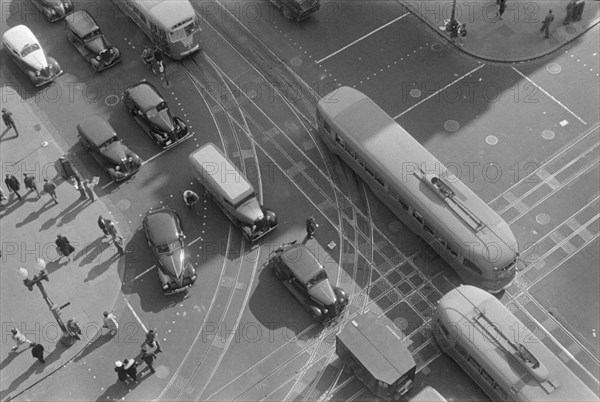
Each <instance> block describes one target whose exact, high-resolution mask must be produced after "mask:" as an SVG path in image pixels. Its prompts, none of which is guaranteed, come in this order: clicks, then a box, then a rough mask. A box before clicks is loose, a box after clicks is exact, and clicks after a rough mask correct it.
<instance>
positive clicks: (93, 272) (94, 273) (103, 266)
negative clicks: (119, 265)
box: [83, 253, 121, 282]
mask: <svg viewBox="0 0 600 402" xmlns="http://www.w3.org/2000/svg"><path fill="white" fill-rule="evenodd" d="M119 257H121V256H120V255H119V253H115V254H114V255H113V256H111V257H110V258H109V259H108V260H106V261H104V262H102V263H100V264H98V265H95V266H94V267H92V269H90V270H89V272H88V276H87V278H85V279H84V280H83V281H84V282H89V281H93V280H94V279H96V278H97V277H99V276H100V275H102V273H103V272H104V271H106V270H107V269H108V268H110V266H111V264H112V263H114V262H115V260H118V259H119Z"/></svg>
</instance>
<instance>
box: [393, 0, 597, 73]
mask: <svg viewBox="0 0 600 402" xmlns="http://www.w3.org/2000/svg"><path fill="white" fill-rule="evenodd" d="M401 3H402V4H404V5H405V6H406V7H407V8H408V9H409V10H410V11H411V12H412V13H413V14H415V15H416V16H417V17H419V18H420V19H421V20H423V21H424V22H425V23H427V24H428V25H430V26H431V27H432V28H433V29H434V30H435V31H436V32H438V33H439V34H440V35H442V36H444V37H446V38H447V39H448V40H450V34H449V33H448V32H446V31H445V30H444V29H443V28H444V20H446V19H448V20H449V19H450V17H451V15H452V3H453V1H452V0H435V1H434V0H422V1H414V0H401ZM568 3H569V1H568V0H547V1H522V0H506V10H505V12H504V15H503V16H502V20H500V19H499V18H498V17H497V16H496V0H479V1H476V0H468V1H464V0H457V1H456V9H455V10H456V11H455V19H456V20H458V21H460V22H461V23H462V22H464V23H466V24H467V26H466V28H467V37H466V38H465V42H464V46H462V47H459V48H460V49H461V50H463V51H464V52H466V53H469V54H471V55H472V56H475V57H477V58H480V59H483V60H489V61H498V62H520V61H527V60H531V59H535V58H538V57H542V56H545V55H547V54H550V53H552V52H554V51H555V50H557V49H559V48H561V47H562V46H564V45H565V44H567V43H569V42H571V41H573V40H575V39H577V38H578V37H579V36H581V35H582V34H584V33H585V32H586V31H587V30H588V29H590V28H592V27H593V26H595V25H596V24H598V23H599V22H600V1H595V0H587V1H586V2H585V5H584V9H583V14H582V17H581V20H580V21H577V22H571V23H570V24H569V25H563V21H564V20H565V16H566V14H567V11H566V6H567V4H568ZM550 9H551V10H552V12H553V14H554V22H552V24H551V25H550V38H549V39H545V38H544V35H543V33H542V32H540V28H541V26H542V21H543V20H544V18H545V16H546V15H547V14H548V10H550Z"/></svg>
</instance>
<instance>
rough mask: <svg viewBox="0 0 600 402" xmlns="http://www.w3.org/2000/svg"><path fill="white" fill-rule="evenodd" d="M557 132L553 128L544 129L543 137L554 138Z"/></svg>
mask: <svg viewBox="0 0 600 402" xmlns="http://www.w3.org/2000/svg"><path fill="white" fill-rule="evenodd" d="M555 136H556V134H555V133H554V131H552V130H544V131H542V138H543V139H545V140H553V139H554V137H555Z"/></svg>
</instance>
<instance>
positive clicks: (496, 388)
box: [494, 384, 508, 400]
mask: <svg viewBox="0 0 600 402" xmlns="http://www.w3.org/2000/svg"><path fill="white" fill-rule="evenodd" d="M494 390H495V391H496V393H497V394H498V395H500V398H502V399H504V400H506V399H507V398H508V394H507V393H506V391H505V390H503V389H502V388H500V387H499V386H498V384H494Z"/></svg>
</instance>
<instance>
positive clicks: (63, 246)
mask: <svg viewBox="0 0 600 402" xmlns="http://www.w3.org/2000/svg"><path fill="white" fill-rule="evenodd" d="M54 243H55V244H56V247H57V248H58V251H59V254H60V255H61V256H60V258H62V257H63V256H65V257H67V258H68V259H69V261H73V257H71V254H72V253H73V251H75V247H73V245H71V242H70V241H69V239H67V238H66V237H65V236H62V235H60V234H58V235H57V236H56V240H55V241H54ZM60 258H59V260H60Z"/></svg>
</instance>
